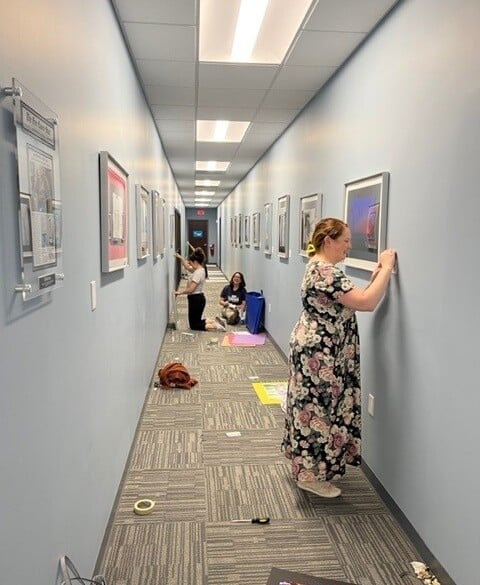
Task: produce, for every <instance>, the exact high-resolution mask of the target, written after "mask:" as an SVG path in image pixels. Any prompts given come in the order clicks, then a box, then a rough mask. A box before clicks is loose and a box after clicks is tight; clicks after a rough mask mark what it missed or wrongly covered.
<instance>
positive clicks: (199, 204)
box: [194, 203, 209, 207]
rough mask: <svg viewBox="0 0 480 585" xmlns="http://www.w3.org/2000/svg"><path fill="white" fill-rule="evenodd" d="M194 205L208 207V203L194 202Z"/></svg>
mask: <svg viewBox="0 0 480 585" xmlns="http://www.w3.org/2000/svg"><path fill="white" fill-rule="evenodd" d="M194 205H195V207H209V204H208V203H194Z"/></svg>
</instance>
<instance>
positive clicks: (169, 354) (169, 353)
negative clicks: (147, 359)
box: [155, 343, 199, 375]
mask: <svg viewBox="0 0 480 585" xmlns="http://www.w3.org/2000/svg"><path fill="white" fill-rule="evenodd" d="M198 358H199V354H198V344H195V343H191V344H189V347H188V350H185V349H180V348H178V347H177V348H176V349H175V348H172V350H164V351H162V353H161V354H160V359H159V362H158V367H157V369H156V372H155V374H156V375H158V370H159V369H160V368H162V367H163V366H165V365H166V364H169V363H171V362H182V364H183V365H184V366H186V368H187V370H188V369H189V368H190V367H192V366H198V364H199V360H198Z"/></svg>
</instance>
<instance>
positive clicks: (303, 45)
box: [286, 31, 365, 67]
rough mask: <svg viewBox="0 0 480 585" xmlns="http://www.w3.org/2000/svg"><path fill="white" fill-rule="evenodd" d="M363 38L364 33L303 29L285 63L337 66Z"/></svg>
mask: <svg viewBox="0 0 480 585" xmlns="http://www.w3.org/2000/svg"><path fill="white" fill-rule="evenodd" d="M364 38H365V33H351V32H315V31H305V32H303V33H301V35H300V37H299V39H298V41H297V43H296V45H295V47H294V48H293V50H292V52H291V53H290V55H289V57H288V60H287V63H286V64H287V65H308V66H314V67H338V66H339V65H341V64H342V63H343V62H344V61H345V59H346V58H347V57H348V56H349V55H350V53H352V51H353V50H354V49H355V48H356V47H357V46H358V44H359V43H361V42H362V41H363V39H364Z"/></svg>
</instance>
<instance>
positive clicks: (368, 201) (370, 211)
mask: <svg viewBox="0 0 480 585" xmlns="http://www.w3.org/2000/svg"><path fill="white" fill-rule="evenodd" d="M388 179H389V174H388V173H380V174H378V175H374V176H372V177H368V178H366V179H361V180H359V181H353V182H351V183H347V184H346V185H345V218H344V219H345V221H346V223H347V224H348V226H349V228H350V231H351V234H352V248H351V250H350V253H349V255H348V256H347V258H346V259H345V265H346V266H353V267H355V268H364V269H366V270H374V269H375V267H376V266H377V263H378V256H379V254H380V252H382V250H384V249H385V247H386V218H387V202H388Z"/></svg>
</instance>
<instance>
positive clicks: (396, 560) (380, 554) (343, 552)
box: [324, 513, 420, 585]
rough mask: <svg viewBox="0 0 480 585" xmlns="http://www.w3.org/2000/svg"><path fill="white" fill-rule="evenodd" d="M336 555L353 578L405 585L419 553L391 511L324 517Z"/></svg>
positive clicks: (382, 583)
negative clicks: (406, 576) (403, 576)
mask: <svg viewBox="0 0 480 585" xmlns="http://www.w3.org/2000/svg"><path fill="white" fill-rule="evenodd" d="M324 521H325V526H326V530H327V533H328V535H329V537H330V540H331V542H332V545H333V547H334V548H335V551H336V555H337V557H338V558H339V559H340V561H341V563H342V565H343V566H344V567H345V571H346V574H347V575H348V576H349V577H350V579H351V580H352V581H354V582H356V583H359V584H360V585H362V583H369V584H370V583H371V585H405V579H403V578H402V577H401V574H402V573H403V572H407V573H408V574H412V568H411V566H410V565H409V562H410V561H414V560H419V558H420V557H419V555H418V553H417V552H416V551H415V549H414V547H413V546H412V544H411V543H410V542H409V540H408V539H407V537H406V536H405V533H404V532H403V531H402V529H401V528H400V527H399V526H398V524H397V522H396V521H395V520H394V519H393V517H392V516H391V515H390V514H387V513H385V514H378V515H355V516H330V517H326V518H324Z"/></svg>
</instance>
